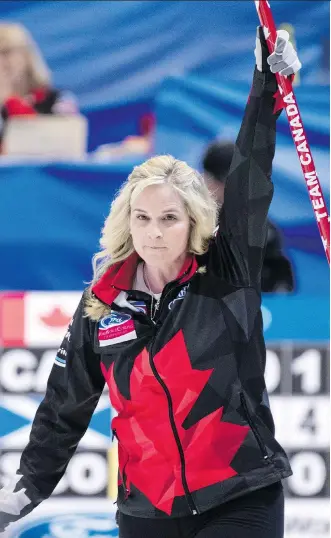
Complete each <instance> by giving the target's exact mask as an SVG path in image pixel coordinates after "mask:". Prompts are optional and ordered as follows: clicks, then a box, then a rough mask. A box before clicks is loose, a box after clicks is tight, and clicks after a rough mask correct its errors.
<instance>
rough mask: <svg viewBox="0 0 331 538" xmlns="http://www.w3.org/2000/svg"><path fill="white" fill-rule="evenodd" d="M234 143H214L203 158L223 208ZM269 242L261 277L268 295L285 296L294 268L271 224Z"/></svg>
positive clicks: (209, 183) (206, 175)
mask: <svg viewBox="0 0 331 538" xmlns="http://www.w3.org/2000/svg"><path fill="white" fill-rule="evenodd" d="M234 147H235V145H234V143H233V142H226V141H224V142H223V141H219V140H216V141H213V142H211V144H209V146H208V147H207V149H206V151H205V153H204V155H203V159H202V166H203V173H204V178H205V181H206V183H207V186H208V188H209V189H210V191H211V192H212V193H213V194H214V196H215V197H216V200H217V202H218V204H219V207H222V205H223V202H224V189H225V182H226V178H227V176H228V173H229V170H230V165H231V161H232V157H233V153H234ZM267 225H268V229H267V240H266V247H265V255H264V260H263V267H262V275H261V290H262V291H263V292H264V293H268V292H270V293H282V292H285V293H286V292H287V293H288V292H291V291H293V290H294V279H293V268H292V266H291V263H290V261H289V260H288V258H287V257H286V256H285V254H284V252H283V240H282V234H281V231H280V230H279V229H278V228H277V227H276V226H275V224H273V223H272V222H271V220H270V219H268V221H267Z"/></svg>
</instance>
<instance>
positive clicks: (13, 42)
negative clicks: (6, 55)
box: [0, 22, 51, 93]
mask: <svg viewBox="0 0 331 538" xmlns="http://www.w3.org/2000/svg"><path fill="white" fill-rule="evenodd" d="M14 47H15V48H16V47H19V48H22V50H24V51H25V54H26V68H27V73H26V76H27V79H26V92H27V93H29V92H30V91H32V90H34V89H35V88H39V87H48V86H50V85H51V72H50V70H49V68H48V66H47V64H46V62H45V60H44V58H43V56H42V54H41V52H40V49H39V47H38V45H37V44H36V42H35V41H34V39H33V37H32V36H31V34H30V32H29V31H28V30H27V29H26V28H25V27H24V26H23V25H21V24H18V23H13V22H0V49H6V48H8V49H10V48H14Z"/></svg>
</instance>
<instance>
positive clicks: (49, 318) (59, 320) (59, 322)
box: [40, 306, 71, 327]
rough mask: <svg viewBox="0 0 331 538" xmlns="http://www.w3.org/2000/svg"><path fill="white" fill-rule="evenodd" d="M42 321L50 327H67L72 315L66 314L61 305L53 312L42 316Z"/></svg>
mask: <svg viewBox="0 0 331 538" xmlns="http://www.w3.org/2000/svg"><path fill="white" fill-rule="evenodd" d="M40 319H41V321H42V322H43V323H44V324H45V325H48V326H49V327H66V326H67V325H68V324H69V321H70V320H71V316H68V315H67V314H65V313H64V312H63V311H62V309H61V307H59V306H55V307H54V308H53V310H52V311H51V312H48V313H47V314H45V315H44V316H40Z"/></svg>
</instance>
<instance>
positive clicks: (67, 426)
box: [0, 71, 291, 521]
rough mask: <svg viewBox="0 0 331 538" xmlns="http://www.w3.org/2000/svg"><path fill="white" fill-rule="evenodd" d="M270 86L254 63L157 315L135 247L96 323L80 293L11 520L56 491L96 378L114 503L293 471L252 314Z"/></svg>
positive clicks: (142, 508) (212, 499) (104, 286)
mask: <svg viewBox="0 0 331 538" xmlns="http://www.w3.org/2000/svg"><path fill="white" fill-rule="evenodd" d="M276 90H277V85H276V80H275V77H274V75H272V74H271V73H260V72H258V71H255V75H254V83H253V87H252V91H251V93H250V97H249V100H248V103H247V107H246V111H245V116H244V119H243V123H242V126H241V129H240V133H239V136H238V139H237V142H236V149H235V153H234V158H233V162H232V165H231V169H230V177H229V180H228V181H227V183H226V190H225V201H224V205H223V208H222V211H221V213H220V220H219V228H218V231H217V234H216V236H215V237H214V238H213V239H212V240H211V242H210V246H209V250H208V252H207V253H206V254H205V255H203V256H196V257H194V256H192V257H191V258H189V259H188V260H187V262H186V263H185V266H184V267H183V268H182V271H181V273H180V274H179V275H178V278H177V279H176V280H175V281H173V282H170V283H168V284H167V285H166V286H165V288H164V290H163V293H162V297H161V302H160V306H159V309H158V311H157V314H156V317H155V323H154V322H153V321H152V320H151V318H150V315H149V314H150V307H151V304H150V296H149V295H148V294H146V293H144V292H141V291H135V290H132V289H131V288H132V282H133V278H134V274H135V271H136V266H137V262H138V257H137V255H136V254H132V255H131V256H130V257H129V258H128V259H127V260H126V261H124V262H123V263H119V264H116V265H113V266H112V267H110V269H109V270H108V271H107V272H106V273H105V274H104V275H103V277H102V278H101V279H100V281H99V282H98V283H97V284H96V285H95V286H94V288H93V294H94V296H95V298H96V299H98V300H99V301H100V305H101V306H102V305H103V307H105V308H106V309H107V311H106V312H105V313H104V315H103V316H102V319H100V320H99V321H93V320H91V319H89V318H87V317H84V316H83V312H84V303H85V296H84V295H83V298H82V300H81V303H80V305H79V306H78V309H77V311H76V314H75V315H74V318H73V321H72V323H71V325H70V326H69V329H68V332H67V334H66V337H65V339H64V341H63V343H62V345H61V348H60V350H59V353H58V357H57V359H56V360H55V365H54V367H53V369H52V372H51V375H50V378H49V381H48V387H47V393H46V396H45V399H44V401H43V402H42V403H41V405H40V407H39V410H38V412H37V414H36V418H35V420H34V423H33V428H32V433H31V438H30V442H29V444H28V446H27V448H26V449H25V450H24V452H23V455H22V459H21V465H20V469H19V474H18V475H17V478H16V481H15V484H14V485H13V486H12V492H14V491H15V492H16V495H18V494H19V493H20V492H22V491H23V490H24V491H25V494H26V496H27V499H28V500H27V501H26V504H25V506H23V504H24V502H23V500H22V506H23V508H22V509H21V513H20V516H19V517H21V516H22V515H24V513H27V512H29V511H30V510H31V509H32V508H33V507H34V506H35V505H36V504H38V503H39V502H41V501H42V500H43V499H45V498H46V497H48V496H49V495H50V494H51V493H52V491H53V489H54V487H55V486H56V484H57V483H58V482H59V480H60V478H61V477H62V475H63V473H64V471H65V469H66V466H67V464H68V462H69V460H70V458H71V456H72V455H73V453H74V451H75V449H76V447H77V444H78V443H79V440H80V439H81V437H82V435H83V434H84V432H85V430H86V429H87V427H88V424H89V422H90V419H91V416H92V413H93V411H94V409H95V407H96V404H97V402H98V399H99V397H100V395H101V393H102V391H103V389H104V385H105V382H106V383H107V385H108V387H109V391H110V399H111V403H112V405H113V407H114V408H115V409H116V411H117V413H118V415H117V416H116V417H115V418H114V419H113V420H112V430H113V435H114V436H116V438H117V439H118V448H119V489H118V507H119V510H120V511H122V512H124V513H126V514H131V515H135V516H142V517H151V518H162V517H166V516H172V517H175V516H187V515H190V514H195V513H201V512H204V511H206V510H208V509H210V508H213V507H215V506H217V505H219V504H221V503H224V502H225V501H228V500H230V499H234V498H236V497H238V496H240V495H243V494H246V493H248V492H250V491H253V490H256V489H258V488H262V487H264V486H267V485H268V484H271V483H273V482H277V481H279V480H281V479H282V478H285V477H287V476H289V475H291V469H290V465H289V462H288V459H287V457H286V454H285V453H284V450H283V449H282V448H281V446H280V445H279V444H278V443H277V441H276V440H275V437H274V422H273V419H272V415H271V411H270V407H269V403H268V395H267V391H266V386H265V381H264V370H265V360H266V353H265V344H264V339H263V327H262V316H261V310H260V306H261V293H260V276H261V267H262V261H263V255H264V246H265V240H266V220H267V213H268V208H269V204H270V202H271V199H272V193H273V186H272V183H271V180H270V176H271V166H272V160H273V156H274V151H275V132H276V117H277V115H276V114H274V94H275V92H276ZM61 350H62V351H61ZM13 495H14V493H13ZM0 509H1V503H0ZM2 517H3V518H4V515H3V514H2ZM6 517H7V521H9V520H11V519H15V518H16V519H17V516H13V515H7V516H6ZM10 518H11V519H10Z"/></svg>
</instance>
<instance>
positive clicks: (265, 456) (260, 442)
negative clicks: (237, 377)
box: [240, 392, 271, 463]
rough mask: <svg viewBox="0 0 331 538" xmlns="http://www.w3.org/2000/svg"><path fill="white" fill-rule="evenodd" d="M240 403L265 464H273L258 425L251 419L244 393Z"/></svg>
mask: <svg viewBox="0 0 331 538" xmlns="http://www.w3.org/2000/svg"><path fill="white" fill-rule="evenodd" d="M240 401H241V405H242V406H243V409H244V411H245V415H246V419H247V422H248V424H249V426H250V428H251V430H252V432H253V434H254V437H255V439H256V441H257V444H258V445H259V448H260V451H261V453H262V456H263V459H264V461H265V462H267V463H271V462H270V457H269V455H268V452H267V448H266V446H265V444H264V442H263V440H262V438H261V435H260V433H259V431H258V429H257V427H256V425H255V424H254V421H253V419H252V417H251V414H250V412H249V410H248V406H247V402H246V398H245V395H244V394H243V392H241V393H240Z"/></svg>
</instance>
